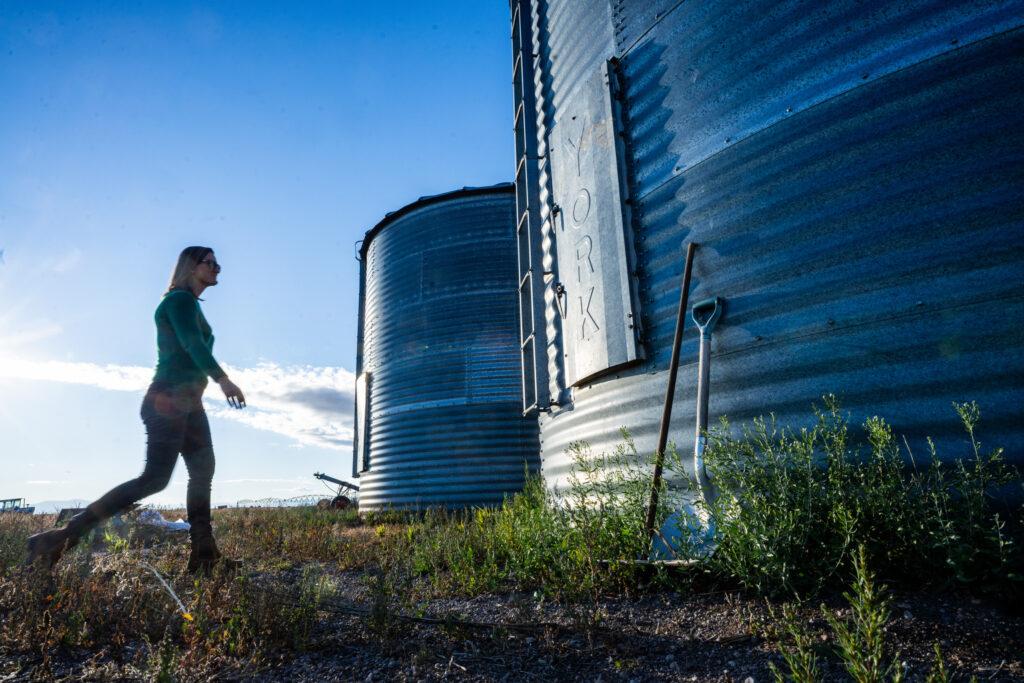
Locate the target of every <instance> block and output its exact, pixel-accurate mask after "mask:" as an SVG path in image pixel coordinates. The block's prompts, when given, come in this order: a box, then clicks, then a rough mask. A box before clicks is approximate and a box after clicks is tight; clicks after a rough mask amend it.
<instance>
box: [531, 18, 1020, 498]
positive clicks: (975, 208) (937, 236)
mask: <svg viewBox="0 0 1024 683" xmlns="http://www.w3.org/2000/svg"><path fill="white" fill-rule="evenodd" d="M511 12H512V42H513V54H514V63H515V71H514V97H515V100H516V119H515V130H516V151H517V155H518V158H517V176H516V187H517V198H518V199H517V200H518V203H517V217H516V220H517V222H516V224H517V229H518V231H519V232H518V235H519V239H518V244H519V247H520V259H519V261H520V264H521V271H520V276H521V279H522V281H523V283H524V287H523V288H522V289H521V309H522V310H525V311H531V310H532V311H533V312H534V315H533V316H532V318H531V319H530V320H528V321H527V323H528V324H526V325H524V336H523V339H522V340H521V341H522V347H523V364H524V370H525V376H526V377H527V378H528V379H530V380H533V379H534V378H535V381H529V382H527V385H526V387H525V390H524V409H525V410H526V412H527V413H533V412H539V413H540V425H541V427H540V429H541V452H542V463H543V471H544V476H545V478H546V479H547V480H548V481H549V482H550V484H552V485H560V484H564V483H565V477H566V475H567V471H568V460H567V457H566V455H565V450H566V447H567V446H568V445H569V443H570V442H572V441H573V440H576V439H583V440H586V441H589V442H590V444H591V446H592V447H593V448H594V449H595V450H597V451H601V450H610V448H611V447H612V445H613V444H614V443H615V442H616V441H618V440H619V439H620V436H619V428H620V427H627V428H629V429H630V430H631V431H632V433H633V436H634V437H635V438H636V441H637V445H638V446H639V447H640V448H641V449H642V450H645V451H648V452H651V451H653V450H654V448H655V437H656V433H657V426H658V421H659V418H660V414H661V411H660V408H661V403H662V400H663V393H664V391H665V386H666V369H667V367H668V364H669V353H670V348H671V342H672V336H673V330H674V324H675V315H676V306H677V303H678V301H679V286H680V274H681V272H682V269H683V256H684V248H685V245H686V243H688V242H691V241H693V242H697V243H699V244H700V245H701V246H700V248H699V250H698V252H697V257H696V261H695V266H694V280H693V293H692V294H691V302H693V301H698V300H701V299H706V298H708V297H714V296H718V297H723V298H724V299H725V302H726V303H725V315H724V316H723V317H722V319H721V322H720V323H719V327H718V329H717V331H716V336H715V338H714V342H713V358H714V362H713V364H712V375H711V397H710V413H711V418H712V422H713V421H714V419H715V418H716V416H719V415H723V414H727V415H728V416H729V417H730V418H732V419H733V420H734V421H737V420H738V421H742V420H746V419H749V418H752V417H754V416H757V415H760V414H766V413H768V412H774V413H775V414H776V415H777V416H778V418H779V420H780V422H781V423H788V424H796V423H800V422H804V421H806V419H807V416H808V414H809V407H810V405H811V404H812V402H815V401H816V400H818V399H819V398H820V396H821V395H822V394H823V393H826V392H836V393H838V394H839V396H840V399H841V401H842V404H843V406H844V408H845V409H847V410H848V411H850V413H851V414H852V417H853V419H854V420H855V421H856V420H861V419H863V418H864V417H865V416H867V415H870V414H879V415H883V416H885V417H887V418H888V419H889V420H890V421H891V422H892V424H893V425H894V427H895V429H896V430H897V431H898V432H900V433H904V434H907V435H908V436H909V437H910V440H911V443H912V444H913V445H915V446H917V447H919V448H920V450H919V454H920V455H924V454H925V453H924V448H923V437H924V436H925V435H931V436H933V437H935V438H936V440H937V442H938V445H939V448H940V452H941V453H942V454H944V455H945V456H947V457H948V456H950V455H953V454H967V453H968V452H969V451H968V449H967V448H966V446H965V444H964V440H965V437H964V434H963V433H962V431H958V428H957V419H956V416H955V414H954V413H953V411H952V409H951V407H950V403H951V402H952V401H966V400H977V401H978V403H979V404H980V406H981V409H982V414H983V418H982V425H981V435H982V438H983V440H984V441H985V443H986V444H987V445H989V446H995V445H1002V446H1005V447H1006V448H1007V453H1008V455H1009V457H1010V459H1011V460H1015V461H1016V462H1018V463H1020V462H1022V461H1024V448H1022V447H1024V415H1022V406H1024V230H1022V221H1024V199H1022V192H1024V189H1022V188H1024V173H1022V169H1024V88H1022V87H1021V83H1024V60H1022V59H1021V55H1022V54H1024V29H1022V28H1021V27H1022V23H1024V3H1022V2H1020V1H1019V0H988V1H984V0H983V1H979V2H970V3H966V2H945V1H940V0H900V1H898V2H897V1H895V0H894V1H889V2H877V1H876V2H862V1H860V0H830V1H828V2H817V3H812V2H799V1H795V0H782V1H779V0H746V1H741V2H735V1H729V2H725V1H717V0H716V1H705V2H679V1H678V0H512V2H511ZM688 325H689V327H688V330H687V333H686V336H685V337H684V342H683V347H682V348H683V365H682V367H681V369H680V380H679V384H678V391H677V393H676V408H675V413H674V421H673V429H672V432H671V438H672V439H673V440H674V441H675V443H676V444H677V445H678V447H679V448H680V450H681V451H682V452H686V450H687V449H689V448H692V444H693V423H694V403H695V401H694V398H695V394H696V388H695V386H694V385H695V381H696V374H697V373H696V368H695V367H694V365H693V363H694V361H695V360H696V343H695V335H694V330H693V326H692V324H689V322H688Z"/></svg>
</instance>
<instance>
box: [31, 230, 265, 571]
mask: <svg viewBox="0 0 1024 683" xmlns="http://www.w3.org/2000/svg"><path fill="white" fill-rule="evenodd" d="M219 273H220V264H218V263H217V259H216V257H215V256H214V254H213V250H212V249H210V248H209V247H187V248H186V249H185V250H183V251H182V252H181V255H180V256H179V257H178V263H177V265H176V266H175V268H174V272H173V273H172V275H171V282H170V285H169V286H168V288H167V292H166V293H165V294H164V296H163V299H162V300H161V302H160V305H159V306H157V308H156V314H155V315H154V318H155V320H156V339H157V351H158V357H157V364H156V372H155V374H154V376H153V382H152V384H150V386H149V389H148V390H147V391H146V396H145V398H144V399H143V400H142V409H141V411H140V412H141V415H142V421H143V423H144V424H145V425H146V441H147V444H146V466H145V468H144V469H143V471H142V474H140V475H139V476H138V477H136V478H135V479H131V480H129V481H126V482H125V483H123V484H121V485H120V486H117V487H115V488H113V489H111V490H110V491H108V492H107V493H106V494H104V495H103V497H101V498H100V499H99V500H97V501H95V502H93V503H92V504H90V505H89V506H88V507H86V508H85V510H84V511H82V512H80V513H79V514H77V515H75V516H74V517H72V518H71V521H70V522H69V523H68V525H67V526H65V527H64V528H62V529H53V530H50V531H46V532H43V533H39V534H35V535H34V536H31V537H29V539H28V555H29V556H28V562H29V563H31V562H35V561H36V560H42V561H44V562H45V563H47V564H48V565H49V566H51V567H52V566H53V565H54V564H55V563H56V562H57V560H59V559H60V556H61V554H62V553H63V552H64V551H65V550H67V549H69V548H71V547H73V546H74V545H75V544H76V543H78V541H79V540H80V539H81V538H82V536H84V535H85V534H87V533H88V532H89V531H90V530H91V529H92V528H93V527H95V526H96V525H97V524H99V523H100V522H102V521H103V520H105V519H107V518H108V517H110V516H112V515H115V514H117V513H118V512H121V511H122V510H124V509H126V508H128V507H129V506H131V504H132V503H134V502H136V501H138V500H140V499H142V498H145V497H146V496H149V495H152V494H154V493H156V492H158V491H162V490H163V489H164V488H165V487H166V486H167V483H168V482H169V481H170V479H171V473H172V472H173V471H174V465H175V463H176V462H177V459H178V454H179V453H180V454H181V456H182V458H183V459H184V461H185V466H186V467H187V468H188V493H187V497H186V507H187V510H188V521H189V524H190V529H189V535H190V538H191V541H192V552H191V555H190V556H189V561H188V571H189V572H190V573H195V572H197V571H209V570H210V569H212V568H213V566H214V565H215V564H216V563H218V562H222V563H225V564H230V565H232V566H236V565H237V564H238V563H237V562H236V561H234V560H227V559H225V558H222V557H221V554H220V551H219V550H218V549H217V544H216V542H215V541H214V538H213V527H212V524H211V517H210V485H211V482H212V479H213V470H214V457H213V444H212V441H211V438H210V423H209V421H208V420H207V418H206V412H205V411H204V410H203V402H202V397H203V390H204V389H205V388H206V384H207V377H210V378H212V379H213V380H214V381H215V382H217V383H218V384H219V385H220V388H221V389H222V390H223V391H224V396H225V397H226V398H227V401H228V404H229V405H231V406H232V407H233V408H239V409H240V408H244V407H245V396H244V395H243V394H242V391H241V390H240V389H239V388H238V387H237V386H235V384H234V383H233V382H232V381H231V380H230V379H228V376H227V373H225V372H224V370H222V369H221V367H220V366H219V365H218V364H217V361H216V360H214V358H213V333H212V330H211V329H210V325H209V323H207V322H206V318H205V317H204V316H203V312H202V310H201V309H200V308H199V301H201V299H200V298H199V296H200V295H201V294H202V293H203V291H204V290H205V289H206V288H207V287H212V286H214V285H216V284H217V275H218V274H219Z"/></svg>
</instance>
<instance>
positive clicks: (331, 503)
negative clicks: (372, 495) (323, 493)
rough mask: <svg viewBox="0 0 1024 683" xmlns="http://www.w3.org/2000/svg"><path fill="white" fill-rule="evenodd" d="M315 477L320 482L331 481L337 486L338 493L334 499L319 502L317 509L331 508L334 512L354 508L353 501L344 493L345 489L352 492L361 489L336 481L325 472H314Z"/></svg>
mask: <svg viewBox="0 0 1024 683" xmlns="http://www.w3.org/2000/svg"><path fill="white" fill-rule="evenodd" d="M313 476H314V477H316V478H317V479H319V480H320V481H329V482H331V483H332V484H337V486H338V491H337V493H335V495H334V498H331V499H327V498H325V499H323V500H321V501H320V502H318V503H317V504H316V505H317V507H323V508H330V509H332V510H345V509H347V508H349V507H351V506H352V499H351V498H349V497H348V496H346V495H344V494H343V493H342V490H344V489H350V490H352V491H358V490H359V487H358V486H356V485H355V484H351V483H349V482H347V481H342V480H341V479H335V478H334V477H332V476H329V475H326V474H324V473H323V472H314V473H313Z"/></svg>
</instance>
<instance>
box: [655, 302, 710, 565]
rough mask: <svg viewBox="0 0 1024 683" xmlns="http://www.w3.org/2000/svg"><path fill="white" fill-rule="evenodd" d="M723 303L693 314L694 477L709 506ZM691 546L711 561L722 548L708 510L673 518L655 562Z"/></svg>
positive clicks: (688, 509) (689, 509)
mask: <svg viewBox="0 0 1024 683" xmlns="http://www.w3.org/2000/svg"><path fill="white" fill-rule="evenodd" d="M722 308H723V301H722V299H721V298H720V297H717V296H716V297H714V298H713V299H706V300H704V301H700V302H698V303H695V304H694V305H693V309H692V310H691V312H690V315H691V317H692V318H693V322H694V324H695V325H696V326H697V329H698V330H699V331H700V355H699V357H698V361H697V425H696V433H695V435H694V441H693V476H694V479H696V481H697V485H698V487H699V489H700V495H701V498H703V499H704V502H705V504H707V503H711V502H713V501H714V500H715V498H717V496H718V494H717V492H716V491H715V487H714V485H713V484H712V483H711V480H710V479H709V478H708V473H707V469H706V468H705V466H704V452H705V450H706V449H707V443H708V438H707V431H708V397H709V394H710V382H711V335H712V333H713V332H714V329H715V325H716V324H717V323H718V320H719V319H720V318H721V317H722ZM683 545H685V546H687V547H688V548H689V549H690V550H691V552H692V553H693V554H694V555H696V556H697V557H708V556H709V555H711V554H712V553H714V552H715V548H717V547H718V533H717V530H716V529H715V525H714V520H712V519H711V518H710V517H709V516H708V514H707V511H706V505H705V506H700V507H697V506H694V505H692V504H686V505H684V506H683V508H682V509H681V510H677V511H676V512H673V513H672V514H671V515H669V518H668V519H666V520H665V523H664V524H663V525H662V527H661V529H660V530H659V531H658V533H657V534H656V536H655V539H654V543H653V545H652V547H651V559H652V560H666V559H675V558H677V557H678V555H679V549H680V547H681V546H683Z"/></svg>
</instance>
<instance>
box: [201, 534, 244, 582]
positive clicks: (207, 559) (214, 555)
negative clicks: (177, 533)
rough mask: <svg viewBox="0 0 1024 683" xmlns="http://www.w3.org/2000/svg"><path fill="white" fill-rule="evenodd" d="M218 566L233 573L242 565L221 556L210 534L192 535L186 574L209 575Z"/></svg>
mask: <svg viewBox="0 0 1024 683" xmlns="http://www.w3.org/2000/svg"><path fill="white" fill-rule="evenodd" d="M218 565H219V566H221V567H224V568H225V569H228V570H230V571H234V570H236V569H238V568H239V567H241V566H242V563H241V562H239V561H238V560H233V559H230V558H227V557H224V556H223V555H221V554H220V550H219V549H218V548H217V542H216V541H215V540H214V538H213V534H212V533H200V534H196V535H193V536H192V551H191V552H190V553H189V556H188V573H189V574H197V573H198V574H211V573H213V569H214V567H216V566H218Z"/></svg>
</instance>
